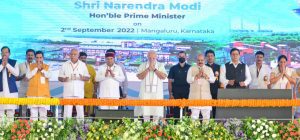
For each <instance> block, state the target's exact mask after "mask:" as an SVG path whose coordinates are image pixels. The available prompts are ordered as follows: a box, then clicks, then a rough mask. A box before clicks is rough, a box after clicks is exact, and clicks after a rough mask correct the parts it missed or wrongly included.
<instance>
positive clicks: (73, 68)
mask: <svg viewBox="0 0 300 140" xmlns="http://www.w3.org/2000/svg"><path fill="white" fill-rule="evenodd" d="M70 64H71V66H72V70H73V72H74V71H75V69H76V68H77V67H78V65H79V63H78V62H77V64H76V65H75V67H74V66H73V63H72V62H71V63H70Z"/></svg>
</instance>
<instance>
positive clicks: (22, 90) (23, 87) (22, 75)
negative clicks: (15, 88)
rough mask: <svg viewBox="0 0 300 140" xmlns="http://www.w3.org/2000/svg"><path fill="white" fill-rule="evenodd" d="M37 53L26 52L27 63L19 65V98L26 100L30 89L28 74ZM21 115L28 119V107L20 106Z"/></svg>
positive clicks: (32, 51)
mask: <svg viewBox="0 0 300 140" xmlns="http://www.w3.org/2000/svg"><path fill="white" fill-rule="evenodd" d="M34 55H35V51H34V50H33V49H27V50H26V61H25V62H23V63H21V64H19V71H20V72H19V76H18V77H16V80H17V81H20V87H19V98H25V97H26V92H27V88H28V79H27V78H26V73H27V71H28V70H29V67H30V64H31V63H33V60H34ZM19 107H20V108H19V114H20V116H21V117H27V105H20V106H19Z"/></svg>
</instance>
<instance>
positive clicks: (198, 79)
mask: <svg viewBox="0 0 300 140" xmlns="http://www.w3.org/2000/svg"><path fill="white" fill-rule="evenodd" d="M215 80H216V78H215V76H214V72H213V70H212V69H211V68H210V67H208V66H206V65H205V60H204V56H203V55H202V54H199V55H198V57H197V65H196V66H192V67H190V68H189V70H188V74H187V82H188V83H190V94H189V99H190V100H197V99H207V100H209V99H212V97H211V93H210V83H214V82H215ZM189 108H190V109H191V110H192V114H191V118H192V119H195V120H196V119H198V118H199V114H200V112H201V114H202V116H203V120H208V119H209V118H210V111H211V110H212V107H211V106H201V107H196V106H191V107H189Z"/></svg>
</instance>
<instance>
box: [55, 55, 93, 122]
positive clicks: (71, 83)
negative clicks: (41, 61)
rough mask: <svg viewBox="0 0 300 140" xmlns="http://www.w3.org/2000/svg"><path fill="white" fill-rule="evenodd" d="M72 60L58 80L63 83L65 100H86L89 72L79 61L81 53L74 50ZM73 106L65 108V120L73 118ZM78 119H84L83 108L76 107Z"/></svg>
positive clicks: (65, 65) (64, 67)
mask: <svg viewBox="0 0 300 140" xmlns="http://www.w3.org/2000/svg"><path fill="white" fill-rule="evenodd" d="M69 55H70V58H71V60H69V61H67V62H65V63H64V64H63V65H62V68H61V70H60V71H59V76H58V80H59V81H60V82H63V84H64V91H63V98H66V99H83V98H84V81H88V80H89V77H90V75H89V72H88V69H87V67H86V64H85V63H83V62H82V61H80V60H78V57H79V52H78V50H77V49H72V50H71V52H70V54H69ZM72 109H73V105H65V106H64V118H65V119H66V118H71V117H72ZM76 112H77V116H76V117H77V119H83V118H84V111H83V106H81V105H76Z"/></svg>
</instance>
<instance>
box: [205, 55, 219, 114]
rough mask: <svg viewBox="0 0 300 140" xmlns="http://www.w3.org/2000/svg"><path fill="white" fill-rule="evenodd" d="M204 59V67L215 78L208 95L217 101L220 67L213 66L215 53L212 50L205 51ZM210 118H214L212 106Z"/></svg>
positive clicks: (214, 111) (214, 110) (214, 112)
mask: <svg viewBox="0 0 300 140" xmlns="http://www.w3.org/2000/svg"><path fill="white" fill-rule="evenodd" d="M205 57H206V61H207V63H206V66H209V67H211V69H212V70H213V72H214V75H215V77H216V81H215V82H214V83H211V84H210V93H211V96H212V98H213V99H217V97H218V88H219V86H220V81H219V79H220V76H219V75H220V65H218V64H215V52H214V51H213V50H207V51H206V52H205ZM212 117H213V118H215V117H216V107H215V106H214V107H213V108H212Z"/></svg>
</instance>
